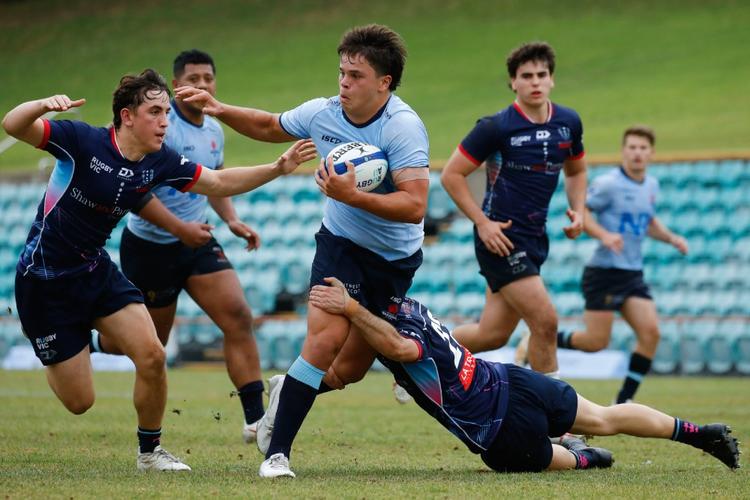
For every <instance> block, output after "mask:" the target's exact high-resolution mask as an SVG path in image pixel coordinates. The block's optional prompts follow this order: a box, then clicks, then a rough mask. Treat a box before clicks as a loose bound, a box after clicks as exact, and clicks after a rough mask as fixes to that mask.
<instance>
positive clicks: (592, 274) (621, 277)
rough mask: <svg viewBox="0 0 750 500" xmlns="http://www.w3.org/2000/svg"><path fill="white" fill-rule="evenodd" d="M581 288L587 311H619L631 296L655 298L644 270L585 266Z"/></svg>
mask: <svg viewBox="0 0 750 500" xmlns="http://www.w3.org/2000/svg"><path fill="white" fill-rule="evenodd" d="M581 290H582V291H583V297H584V299H586V310H587V311H618V310H620V309H621V308H622V305H623V304H624V303H625V301H626V300H627V299H628V298H629V297H640V298H642V299H648V300H653V298H652V297H651V292H650V291H649V288H648V285H647V284H646V282H645V281H643V271H633V270H629V269H617V268H614V267H613V268H604V267H589V266H587V267H585V268H584V270H583V277H582V278H581Z"/></svg>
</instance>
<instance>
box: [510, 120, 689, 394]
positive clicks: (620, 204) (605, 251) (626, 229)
mask: <svg viewBox="0 0 750 500" xmlns="http://www.w3.org/2000/svg"><path fill="white" fill-rule="evenodd" d="M655 138H656V137H655V135H654V131H653V130H651V129H650V128H649V127H644V126H634V127H630V128H628V129H627V130H625V133H624V134H623V138H622V166H621V167H620V168H616V169H613V170H611V171H609V172H607V173H606V174H604V175H601V176H599V177H597V178H596V179H594V181H593V182H592V183H591V186H590V187H589V190H588V196H587V198H586V218H585V223H584V231H586V233H587V234H589V235H590V236H591V237H593V238H596V239H598V240H599V242H600V243H599V246H598V247H597V249H596V251H595V252H594V255H593V256H592V257H591V260H589V262H588V264H587V265H586V267H585V269H584V271H583V277H582V279H581V288H582V290H583V296H584V298H585V299H586V308H585V311H584V313H583V321H584V323H585V324H586V329H585V330H583V331H578V330H576V331H572V330H567V331H560V332H558V334H557V347H559V348H565V349H578V350H581V351H586V352H596V351H600V350H602V349H605V348H606V347H607V346H608V345H609V339H610V336H611V335H612V322H613V321H614V315H615V311H620V314H621V315H622V317H623V319H625V321H626V322H627V323H628V324H629V325H630V327H631V328H632V329H633V331H634V332H635V335H636V338H637V342H636V345H635V350H634V351H633V353H632V354H631V356H630V363H629V366H628V373H627V376H626V377H625V380H624V382H623V385H622V387H621V388H620V391H619V392H618V393H617V396H616V397H615V399H614V402H615V403H625V402H627V401H630V400H631V399H633V396H634V395H635V392H636V391H637V390H638V387H639V386H640V383H641V381H642V380H643V377H645V376H646V374H647V373H648V371H649V370H650V369H651V360H652V359H653V358H654V355H655V354H656V348H657V347H658V345H659V316H658V314H657V312H656V305H655V304H654V301H653V299H652V297H651V293H650V291H649V288H648V285H647V284H646V283H645V282H644V280H643V254H642V252H641V247H642V246H643V240H644V239H646V236H650V237H651V238H654V239H656V240H659V241H663V242H665V243H669V244H670V245H672V246H673V247H675V248H676V249H677V250H678V251H679V252H680V253H682V254H683V255H684V254H687V252H688V244H687V241H686V240H685V238H683V237H681V236H679V235H677V234H675V233H673V232H672V231H670V230H669V228H667V227H666V226H665V225H664V224H663V223H662V222H661V221H660V220H659V218H658V217H656V211H655V208H656V197H657V195H658V194H659V181H658V180H657V179H656V178H654V177H651V176H650V175H648V174H647V173H646V169H647V167H648V163H649V161H650V160H651V155H652V154H653V151H654V142H655ZM592 214H593V215H596V217H593V216H592ZM525 349H526V345H525V343H521V344H519V345H518V349H517V351H516V357H517V358H523V357H524V355H525V352H524V351H525Z"/></svg>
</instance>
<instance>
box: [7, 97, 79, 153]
mask: <svg viewBox="0 0 750 500" xmlns="http://www.w3.org/2000/svg"><path fill="white" fill-rule="evenodd" d="M85 103H86V99H78V100H76V101H73V100H71V99H70V98H69V97H68V96H66V95H53V96H52V97H46V98H44V99H37V100H35V101H28V102H24V103H23V104H19V105H18V106H16V107H15V108H13V109H11V110H10V111H8V113H7V114H6V115H5V118H3V129H4V130H5V131H6V132H7V133H8V135H10V136H13V137H15V138H16V139H18V140H19V141H23V142H25V143H28V144H31V145H32V146H34V147H37V146H39V144H41V142H42V139H43V138H44V122H43V121H42V120H41V117H42V115H44V114H45V113H47V112H49V111H67V110H69V109H70V108H77V107H78V106H83V105H84V104H85Z"/></svg>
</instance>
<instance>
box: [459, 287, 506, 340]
mask: <svg viewBox="0 0 750 500" xmlns="http://www.w3.org/2000/svg"><path fill="white" fill-rule="evenodd" d="M484 295H485V306H484V309H483V310H482V315H481V316H480V318H479V323H469V324H466V325H461V326H458V327H456V328H455V329H454V330H453V332H452V333H453V336H454V337H455V338H456V340H458V342H459V343H460V344H461V345H463V346H464V347H466V348H467V349H468V350H469V351H471V352H473V353H478V352H484V351H489V350H492V349H498V348H500V347H502V346H504V345H505V344H507V343H508V339H509V338H510V336H511V334H512V333H513V330H515V328H516V326H518V322H519V321H520V320H521V316H520V315H519V314H518V313H517V312H516V310H515V309H513V308H512V307H511V306H510V305H509V304H508V302H507V301H506V300H505V298H504V297H503V295H502V294H501V293H500V292H497V293H492V290H490V288H489V287H486V289H485V294H484Z"/></svg>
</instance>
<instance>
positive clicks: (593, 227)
mask: <svg viewBox="0 0 750 500" xmlns="http://www.w3.org/2000/svg"><path fill="white" fill-rule="evenodd" d="M583 231H584V232H585V233H586V234H588V235H589V236H591V237H592V238H596V239H597V240H601V239H602V238H603V237H604V236H605V235H607V234H608V233H609V231H607V230H606V229H604V227H603V226H602V225H601V224H599V222H597V220H596V218H595V217H594V214H592V213H591V210H589V209H588V208H584V215H583Z"/></svg>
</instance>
